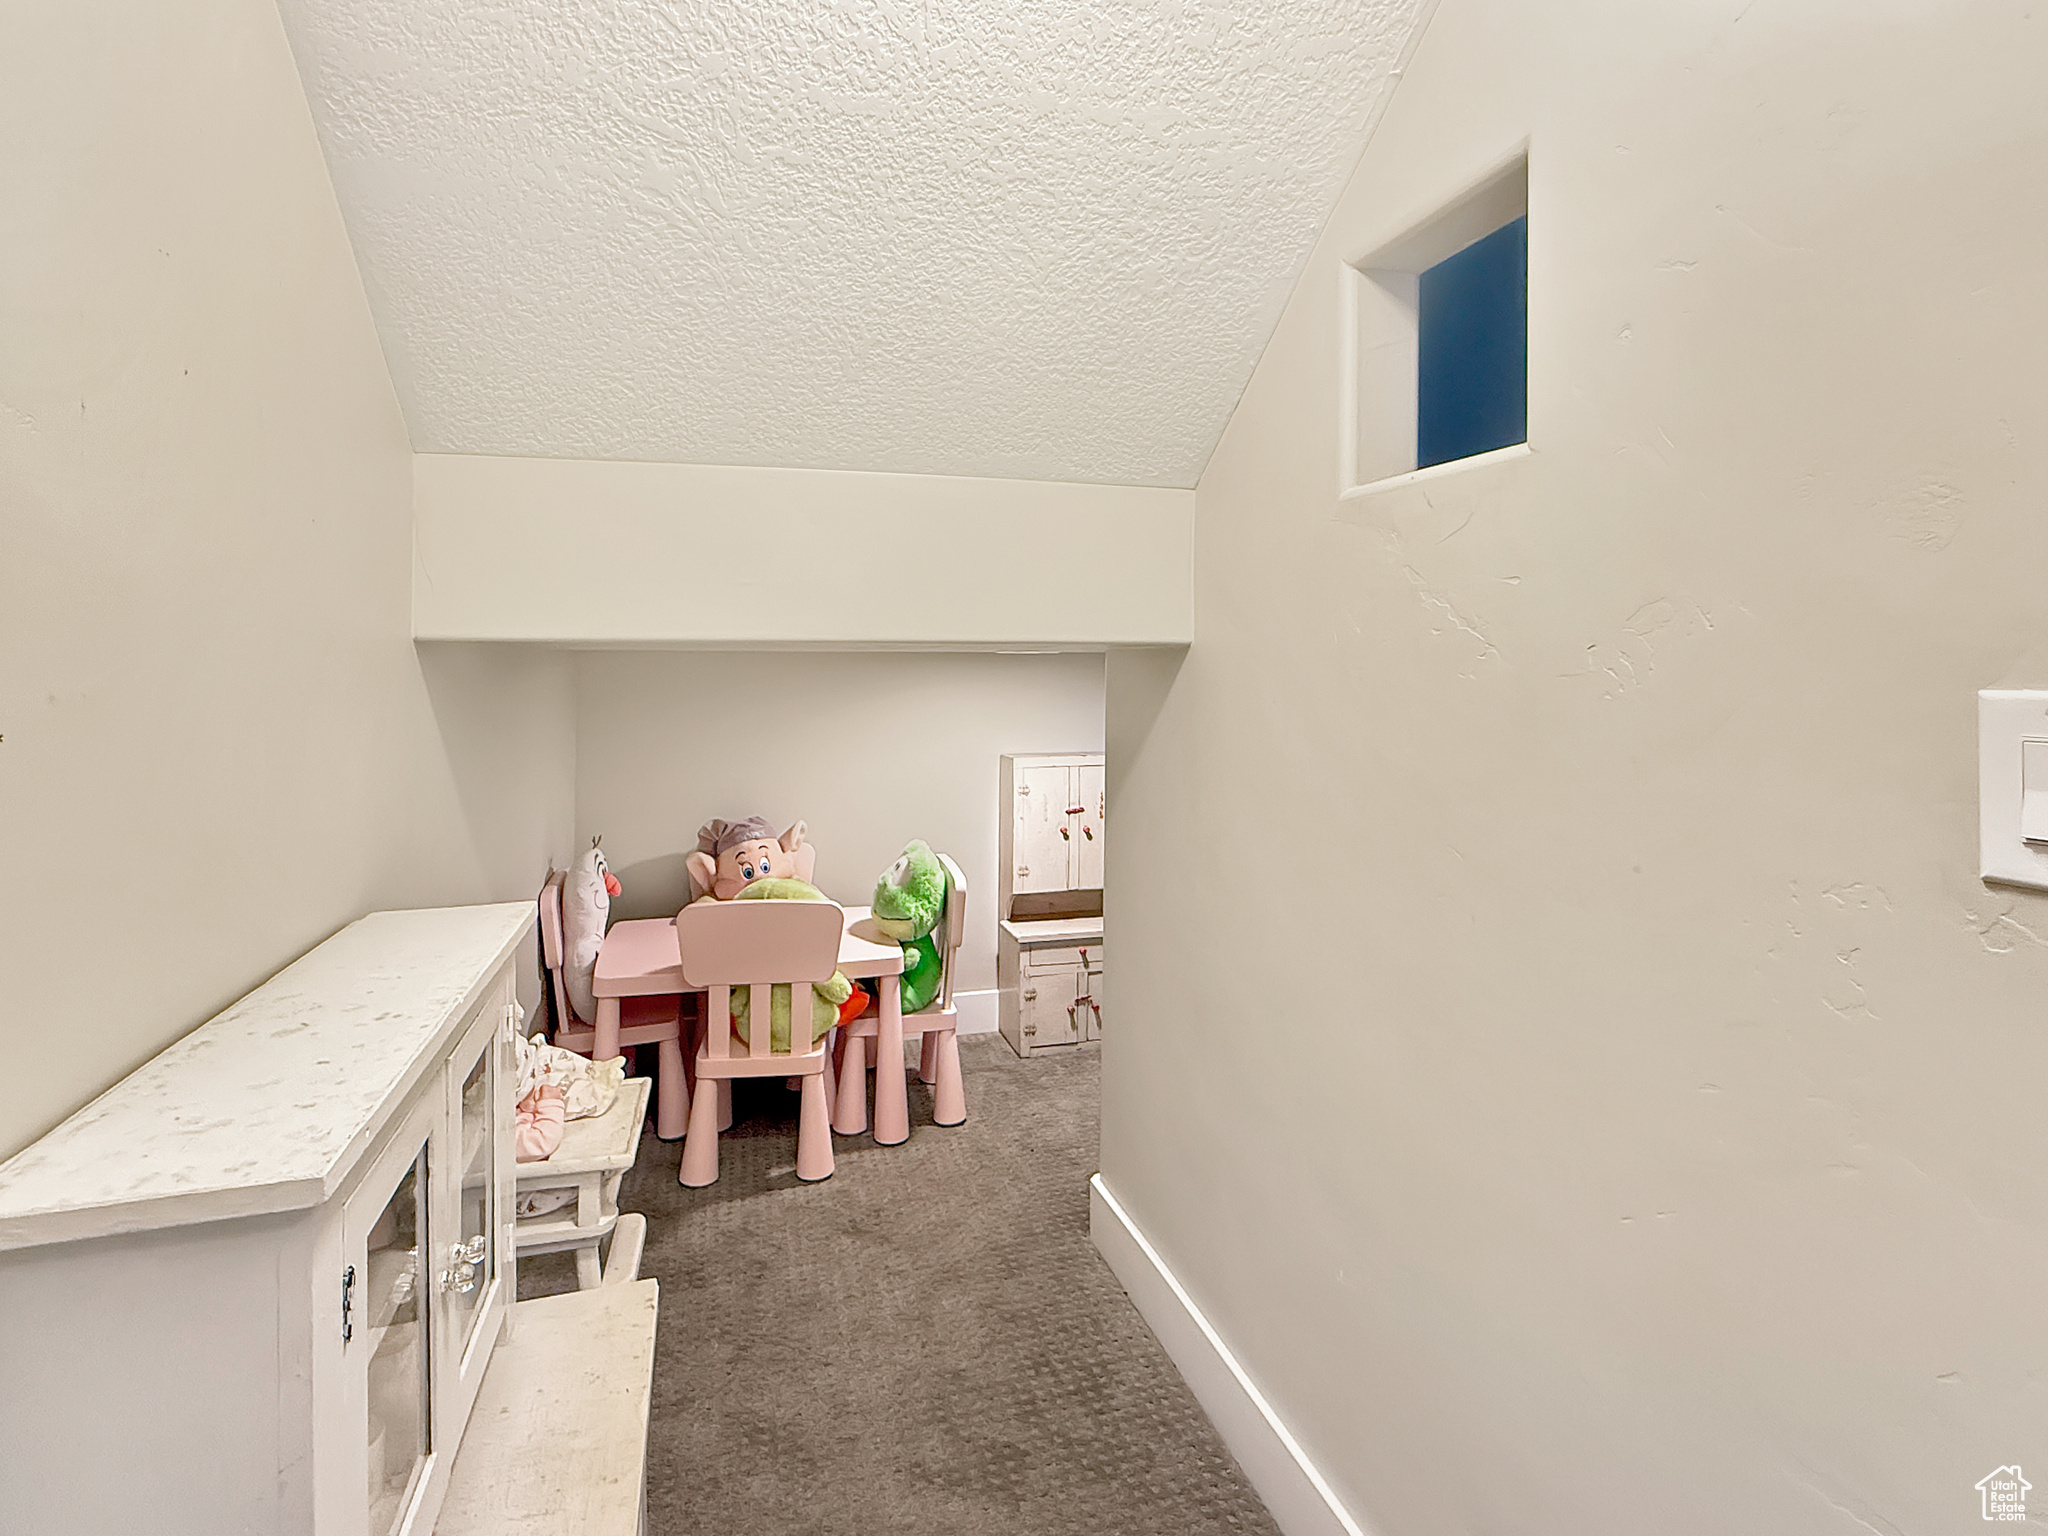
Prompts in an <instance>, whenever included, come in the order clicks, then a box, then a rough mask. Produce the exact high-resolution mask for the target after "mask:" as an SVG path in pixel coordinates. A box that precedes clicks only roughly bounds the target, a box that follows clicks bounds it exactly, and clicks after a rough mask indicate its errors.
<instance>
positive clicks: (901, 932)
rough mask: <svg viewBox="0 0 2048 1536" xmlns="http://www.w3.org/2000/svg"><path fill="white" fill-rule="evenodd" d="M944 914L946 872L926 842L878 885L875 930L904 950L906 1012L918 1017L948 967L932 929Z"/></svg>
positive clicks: (907, 850) (908, 853) (913, 846)
mask: <svg viewBox="0 0 2048 1536" xmlns="http://www.w3.org/2000/svg"><path fill="white" fill-rule="evenodd" d="M945 912H946V872H945V870H943V869H941V868H940V867H939V856H938V855H937V854H935V853H933V852H932V850H931V845H930V844H929V843H927V842H925V841H924V840H923V839H921V838H919V839H914V840H912V842H911V844H910V846H909V847H907V848H905V849H904V850H903V856H902V857H901V858H899V859H898V860H897V861H896V862H895V863H894V864H891V865H890V866H889V867H888V869H887V870H885V871H884V872H883V874H882V878H881V879H879V880H877V881H876V882H875V900H874V918H875V926H876V927H877V928H879V929H881V930H882V932H884V933H886V934H887V935H889V937H890V938H892V939H894V940H896V941H897V942H898V943H899V944H901V945H902V946H903V980H902V982H901V983H900V986H901V989H902V998H903V1011H904V1012H905V1013H917V1012H919V1011H920V1010H921V1009H923V1008H924V1007H925V1006H926V1005H927V1004H929V1003H930V1002H931V1000H932V999H933V998H934V997H937V996H938V995H939V981H940V979H941V973H942V972H943V971H944V969H945V967H944V963H943V960H942V958H941V956H940V954H939V942H938V939H937V938H936V937H935V936H934V930H936V929H937V928H938V926H939V919H940V918H941V917H943V916H944V915H945Z"/></svg>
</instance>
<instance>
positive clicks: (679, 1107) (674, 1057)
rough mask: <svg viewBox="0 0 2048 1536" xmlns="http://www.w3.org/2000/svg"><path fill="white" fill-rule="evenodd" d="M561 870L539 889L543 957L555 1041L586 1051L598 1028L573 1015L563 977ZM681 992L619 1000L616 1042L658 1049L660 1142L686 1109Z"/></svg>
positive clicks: (670, 1136) (678, 1125)
mask: <svg viewBox="0 0 2048 1536" xmlns="http://www.w3.org/2000/svg"><path fill="white" fill-rule="evenodd" d="M563 879H564V876H563V875H562V874H561V872H560V871H557V872H556V873H554V874H552V875H549V876H548V881H547V884H546V885H543V886H542V887H541V888H540V902H539V905H540V949H541V960H542V962H543V963H544V964H545V965H546V966H547V968H548V981H549V984H550V985H551V986H552V987H553V989H554V994H555V1019H556V1021H557V1023H556V1028H555V1044H557V1045H559V1046H560V1047H562V1049H563V1050H565V1051H574V1052H575V1053H576V1054H577V1055H579V1056H588V1055H589V1054H590V1051H591V1047H592V1046H594V1045H595V1044H596V1043H597V1027H596V1026H595V1025H594V1024H591V1023H590V1022H589V1021H587V1020H585V1019H579V1018H577V1017H576V1014H575V1011H574V1010H573V1009H571V1008H570V1006H569V989H568V987H567V985H566V984H565V983H564V982H563V980H562V952H563V951H562V881H563ZM682 1002H683V1000H682V999H681V998H680V997H677V996H674V995H670V996H667V997H626V998H621V999H620V1000H619V1045H620V1047H621V1048H622V1049H623V1048H624V1047H627V1046H636V1045H651V1046H654V1047H655V1048H656V1049H657V1051H659V1053H660V1054H659V1056H658V1058H657V1061H656V1072H655V1100H654V1102H655V1108H654V1132H655V1134H656V1135H657V1136H659V1137H661V1138H662V1139H663V1140H664V1141H674V1140H675V1139H676V1138H677V1137H679V1136H681V1135H682V1134H683V1128H684V1119H685V1117H686V1116H687V1115H688V1113H689V1103H690V1069H689V1059H688V1058H687V1057H686V1056H685V1055H684V1054H683V1045H684V1027H683V1014H682Z"/></svg>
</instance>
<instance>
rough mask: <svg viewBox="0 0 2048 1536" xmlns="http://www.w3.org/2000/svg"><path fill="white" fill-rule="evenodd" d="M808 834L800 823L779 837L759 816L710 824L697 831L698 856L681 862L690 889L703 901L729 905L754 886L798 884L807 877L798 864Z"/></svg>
mask: <svg viewBox="0 0 2048 1536" xmlns="http://www.w3.org/2000/svg"><path fill="white" fill-rule="evenodd" d="M805 830H806V829H805V827H804V824H803V823H802V822H800V821H799V822H797V823H796V824H795V825H794V826H791V827H789V828H788V829H787V830H785V831H784V832H783V834H782V835H781V836H780V837H777V836H776V835H775V829H774V828H773V827H771V826H769V825H768V823H767V822H765V821H763V820H762V819H761V818H760V817H759V816H749V817H748V818H747V819H746V820H745V821H707V822H705V823H704V825H703V826H701V827H699V828H698V829H697V851H696V852H695V853H692V854H690V855H688V856H687V857H686V858H685V859H684V860H683V864H684V867H685V868H687V869H688V870H689V872H690V884H691V886H692V888H693V889H695V890H697V891H698V892H700V893H701V895H702V896H711V897H715V898H716V899H717V900H719V901H731V900H732V899H733V898H734V897H735V896H737V895H739V893H740V892H741V891H743V890H745V889H746V888H747V887H748V886H749V885H750V884H752V883H753V882H754V881H756V880H800V879H802V878H803V877H804V875H805V874H806V873H807V871H806V870H805V869H803V868H800V867H799V866H798V860H797V850H798V849H800V848H802V847H803V846H804V832H805ZM700 899H701V897H700Z"/></svg>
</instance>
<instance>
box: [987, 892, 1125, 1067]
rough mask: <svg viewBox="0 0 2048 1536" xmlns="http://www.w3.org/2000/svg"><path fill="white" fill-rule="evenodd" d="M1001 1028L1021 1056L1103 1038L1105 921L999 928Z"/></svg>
mask: <svg viewBox="0 0 2048 1536" xmlns="http://www.w3.org/2000/svg"><path fill="white" fill-rule="evenodd" d="M996 987H997V991H998V998H997V1003H998V1008H997V1022H998V1026H999V1027H1000V1029H1001V1030H1002V1034H1003V1038H1004V1039H1005V1040H1007V1041H1009V1042H1010V1046H1011V1048H1012V1049H1013V1050H1015V1051H1016V1052H1017V1054H1018V1055H1020V1056H1029V1055H1031V1054H1032V1053H1033V1052H1034V1051H1042V1050H1048V1049H1050V1048H1052V1047H1054V1046H1061V1045H1080V1044H1082V1043H1083V1042H1084V1041H1089V1040H1099V1039H1101V1038H1102V919H1101V918H1099V917H1081V918H1048V919H1041V920H1039V921H1035V922H1034V921H1025V922H1017V921H1015V920H1005V921H1004V922H1002V923H999V924H998V925H997V928H996Z"/></svg>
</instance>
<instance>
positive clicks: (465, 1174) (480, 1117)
mask: <svg viewBox="0 0 2048 1536" xmlns="http://www.w3.org/2000/svg"><path fill="white" fill-rule="evenodd" d="M495 1054H496V1053H495V1052H493V1051H492V1050H490V1049H489V1048H488V1046H487V1047H486V1048H485V1049H483V1050H481V1051H479V1052H478V1053H477V1058H476V1060H475V1062H474V1063H472V1064H471V1066H470V1068H469V1073H468V1075H467V1076H466V1077H465V1078H464V1079H463V1083H462V1096H461V1100H460V1102H459V1104H458V1106H457V1109H456V1113H457V1115H458V1116H460V1118H461V1129H462V1162H461V1165H460V1172H459V1175H458V1176H459V1178H460V1180H461V1184H460V1186H459V1188H458V1190H457V1193H456V1200H457V1207H458V1208H457V1211H456V1232H455V1246H454V1250H453V1252H452V1253H451V1254H450V1256H449V1261H448V1310H449V1323H450V1325H451V1326H452V1329H453V1333H452V1337H453V1339H454V1341H455V1349H456V1352H457V1354H458V1356H460V1355H462V1354H466V1353H467V1352H468V1350H469V1342H470V1335H471V1333H472V1332H473V1331H474V1329H475V1327H476V1323H477V1319H478V1317H479V1316H480V1304H481V1303H482V1301H483V1300H484V1298H485V1297H486V1296H488V1295H489V1294H490V1291H491V1282H492V1280H494V1279H495V1278H496V1277H497V1272H498V1270H497V1261H498V1255H497V1251H496V1250H497V1241H496V1237H497V1234H496V1229H495V1222H494V1220H493V1216H494V1212H493V1209H492V1208H493V1206H494V1205H495V1203H496V1201H495V1196H496V1189H495V1187H494V1186H495V1185H496V1182H497V1180H496V1178H495V1171H496V1170H495V1165H494V1160H493V1158H492V1156H491V1153H492V1150H493V1141H494V1132H495V1118H496V1117H495V1115H494V1112H493V1111H494V1104H493V1095H494V1093H495V1085H494V1083H493V1081H492V1079H493V1077H494V1076H495V1074H494V1073H493V1072H492V1070H491V1063H492V1058H493V1057H494V1055H495Z"/></svg>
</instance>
